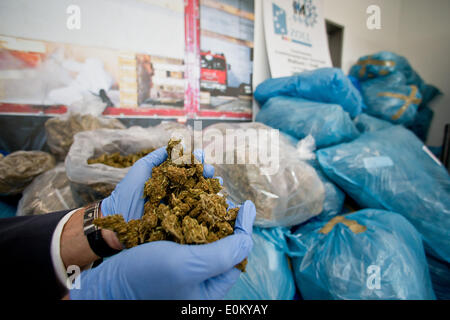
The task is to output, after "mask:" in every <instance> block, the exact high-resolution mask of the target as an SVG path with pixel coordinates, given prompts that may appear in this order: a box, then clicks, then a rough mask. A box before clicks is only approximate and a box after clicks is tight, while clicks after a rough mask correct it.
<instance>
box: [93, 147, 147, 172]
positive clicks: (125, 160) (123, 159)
mask: <svg viewBox="0 0 450 320" xmlns="http://www.w3.org/2000/svg"><path fill="white" fill-rule="evenodd" d="M154 150H155V149H144V150H141V151H139V152H137V153H133V154H129V155H126V156H123V155H121V154H120V152H115V153H113V154H106V153H105V154H102V155H101V156H100V157H98V158H95V159H89V160H88V164H95V163H102V164H105V165H107V166H110V167H114V168H128V167H131V166H132V165H133V164H134V163H135V162H136V161H138V160H139V159H141V158H143V157H145V156H146V155H147V154H149V153H151V152H153V151H154Z"/></svg>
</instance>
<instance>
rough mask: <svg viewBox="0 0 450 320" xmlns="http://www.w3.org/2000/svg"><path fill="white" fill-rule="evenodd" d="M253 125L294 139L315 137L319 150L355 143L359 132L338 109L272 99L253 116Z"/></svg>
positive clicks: (334, 106)
mask: <svg viewBox="0 0 450 320" xmlns="http://www.w3.org/2000/svg"><path fill="white" fill-rule="evenodd" d="M256 121H257V122H261V123H264V124H266V125H268V126H270V127H273V128H275V129H279V130H280V131H283V132H285V133H287V134H289V135H291V136H293V137H295V138H297V139H303V138H305V137H307V136H308V135H311V136H313V137H314V139H315V141H316V145H317V147H318V148H324V147H327V146H332V145H335V144H339V143H342V142H347V141H351V140H354V139H356V138H357V137H358V136H359V131H358V130H357V129H356V127H355V125H354V124H353V122H352V120H351V119H350V116H349V115H348V113H347V112H345V111H344V110H343V109H342V107H341V106H339V105H336V104H327V103H319V102H312V101H308V100H305V99H301V98H293V97H274V98H271V99H270V100H269V101H267V102H266V104H265V106H264V108H263V109H261V111H259V112H258V114H257V115H256Z"/></svg>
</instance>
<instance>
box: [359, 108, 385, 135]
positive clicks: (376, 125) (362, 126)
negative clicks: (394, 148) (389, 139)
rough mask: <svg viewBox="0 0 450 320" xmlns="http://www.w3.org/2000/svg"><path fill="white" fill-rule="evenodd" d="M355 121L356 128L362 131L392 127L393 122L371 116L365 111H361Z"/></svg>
mask: <svg viewBox="0 0 450 320" xmlns="http://www.w3.org/2000/svg"><path fill="white" fill-rule="evenodd" d="M353 122H354V123H355V125H356V128H357V129H358V130H359V132H361V133H364V132H373V131H378V130H381V129H385V128H388V127H392V123H390V122H388V121H384V120H381V119H378V118H375V117H372V116H369V115H368V114H365V113H361V114H360V115H359V116H357V117H356V118H355V119H354V120H353Z"/></svg>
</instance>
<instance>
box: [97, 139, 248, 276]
mask: <svg viewBox="0 0 450 320" xmlns="http://www.w3.org/2000/svg"><path fill="white" fill-rule="evenodd" d="M167 154H168V158H167V160H166V161H165V162H164V163H162V164H161V165H160V166H158V167H154V168H153V171H152V178H150V179H149V180H148V181H147V183H146V184H145V187H144V196H145V197H147V198H148V201H147V202H146V203H145V206H144V215H143V216H142V218H141V219H140V220H131V221H129V222H128V223H127V222H125V220H124V219H123V216H122V215H112V216H108V217H104V218H101V219H97V220H95V221H94V223H95V224H96V225H97V226H99V227H102V228H105V229H110V230H112V231H114V232H116V233H117V236H118V238H119V240H120V242H121V243H123V244H124V245H125V247H126V248H132V247H135V246H137V245H139V244H143V243H146V242H152V241H159V240H168V241H174V242H177V243H180V244H205V243H210V242H214V241H216V240H219V239H222V238H224V237H226V236H228V235H231V234H232V233H233V232H234V224H235V220H236V217H237V214H238V211H239V208H233V209H230V210H228V211H227V208H228V204H227V203H226V199H225V197H223V196H220V195H218V194H217V193H218V192H219V191H220V190H221V189H222V186H221V185H220V182H219V180H218V179H206V178H204V177H203V165H202V164H201V163H199V162H198V160H197V159H195V157H194V155H193V154H192V153H191V154H190V155H184V154H183V148H182V147H181V144H180V141H179V140H170V141H169V144H168V146H167ZM174 155H175V156H174ZM172 156H174V158H172ZM187 160H190V161H187ZM187 163H188V164H187ZM246 264H247V259H245V260H244V261H242V262H241V263H240V264H238V265H237V266H236V268H238V269H239V270H241V271H245V266H246Z"/></svg>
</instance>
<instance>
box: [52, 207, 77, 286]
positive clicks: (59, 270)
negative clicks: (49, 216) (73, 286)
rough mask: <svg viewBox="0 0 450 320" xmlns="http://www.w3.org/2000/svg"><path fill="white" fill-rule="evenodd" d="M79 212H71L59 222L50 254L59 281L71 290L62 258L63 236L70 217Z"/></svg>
mask: <svg viewBox="0 0 450 320" xmlns="http://www.w3.org/2000/svg"><path fill="white" fill-rule="evenodd" d="M78 210H79V209H75V210H72V211H71V212H69V213H68V214H66V215H65V216H64V217H63V218H62V219H61V221H59V223H58V225H57V226H56V229H55V231H54V232H53V236H52V243H51V247H50V254H51V257H52V262H53V268H54V269H55V273H56V276H57V278H58V280H59V281H60V282H61V284H62V285H63V286H65V287H67V288H69V287H68V283H67V282H68V276H67V270H66V267H65V266H64V262H63V260H62V258H61V234H62V231H63V229H64V226H65V224H66V223H67V221H69V219H70V217H72V215H73V214H74V213H75V212H77V211H78Z"/></svg>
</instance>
